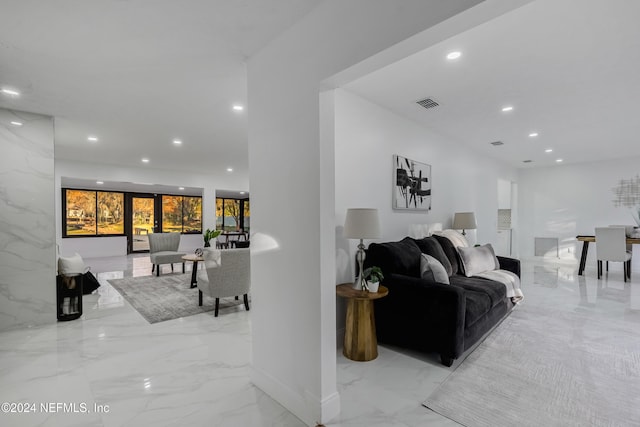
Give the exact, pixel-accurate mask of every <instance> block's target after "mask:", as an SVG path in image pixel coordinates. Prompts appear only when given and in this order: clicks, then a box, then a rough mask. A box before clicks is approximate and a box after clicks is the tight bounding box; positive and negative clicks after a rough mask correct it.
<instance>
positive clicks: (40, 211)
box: [0, 109, 57, 331]
mask: <svg viewBox="0 0 640 427" xmlns="http://www.w3.org/2000/svg"><path fill="white" fill-rule="evenodd" d="M12 121H18V122H20V123H22V126H15V125H12V124H11V122H12ZM0 148H1V151H2V156H0V174H1V175H2V179H0V205H1V207H0V330H2V331H4V330H9V329H17V328H21V327H28V326H32V325H39V324H44V323H53V322H55V321H56V319H57V318H56V307H55V298H56V293H55V289H56V265H55V264H56V247H55V223H54V221H55V214H54V189H55V185H54V171H53V118H52V117H48V116H42V115H39V114H31V113H24V112H20V111H11V110H6V109H0Z"/></svg>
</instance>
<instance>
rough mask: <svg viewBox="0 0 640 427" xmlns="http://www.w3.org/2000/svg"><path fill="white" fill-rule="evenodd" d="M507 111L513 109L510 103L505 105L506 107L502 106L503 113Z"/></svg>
mask: <svg viewBox="0 0 640 427" xmlns="http://www.w3.org/2000/svg"><path fill="white" fill-rule="evenodd" d="M509 111H513V107H512V106H511V105H507V106H506V107H502V112H503V113H508V112H509Z"/></svg>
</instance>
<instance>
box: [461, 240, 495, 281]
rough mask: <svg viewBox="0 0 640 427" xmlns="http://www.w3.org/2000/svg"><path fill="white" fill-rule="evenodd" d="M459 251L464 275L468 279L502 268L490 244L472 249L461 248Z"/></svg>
mask: <svg viewBox="0 0 640 427" xmlns="http://www.w3.org/2000/svg"><path fill="white" fill-rule="evenodd" d="M457 249H458V254H460V261H461V264H462V268H463V270H464V275H465V276H467V277H471V276H474V275H476V274H479V273H484V272H485V271H493V270H497V269H499V268H500V263H499V262H498V258H496V254H495V252H494V251H493V247H492V246H491V244H490V243H487V244H486V245H483V246H476V247H472V248H464V247H461V246H459V247H458V248H457Z"/></svg>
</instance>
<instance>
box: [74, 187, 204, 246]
mask: <svg viewBox="0 0 640 427" xmlns="http://www.w3.org/2000/svg"><path fill="white" fill-rule="evenodd" d="M137 195H138V193H125V192H114V191H98V190H77V189H68V188H63V189H62V210H63V220H62V221H63V225H62V230H63V231H62V236H63V237H87V236H93V237H95V236H123V235H125V233H131V232H138V233H142V232H145V233H149V232H153V229H154V222H155V221H154V216H156V214H157V215H160V210H161V212H162V215H161V216H160V221H159V224H158V226H159V228H160V229H161V230H162V231H163V232H177V233H202V197H199V196H172V195H157V196H154V195H153V194H148V195H146V196H144V197H143V196H140V197H138V196H137ZM125 196H126V197H125ZM156 200H157V204H156ZM155 209H158V211H157V212H156V213H155V214H154V210H155ZM145 230H146V231H145Z"/></svg>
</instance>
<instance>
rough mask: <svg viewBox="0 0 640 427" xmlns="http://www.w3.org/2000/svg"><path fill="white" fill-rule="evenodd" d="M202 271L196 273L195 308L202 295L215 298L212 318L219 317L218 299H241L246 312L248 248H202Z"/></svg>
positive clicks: (249, 274)
mask: <svg viewBox="0 0 640 427" xmlns="http://www.w3.org/2000/svg"><path fill="white" fill-rule="evenodd" d="M202 256H203V258H204V266H205V269H204V270H201V271H200V272H199V273H198V305H202V294H203V293H204V294H207V295H209V296H210V297H213V298H215V299H216V306H215V316H216V317H217V316H218V308H219V305H220V298H226V297H236V299H238V296H239V295H243V296H244V306H245V308H246V309H247V310H249V288H250V287H251V257H250V255H249V249H223V250H213V249H205V251H204V253H203V255H202Z"/></svg>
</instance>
